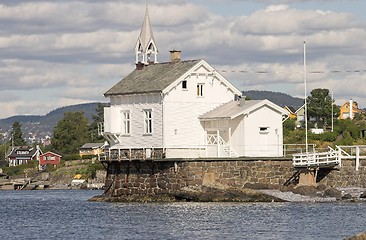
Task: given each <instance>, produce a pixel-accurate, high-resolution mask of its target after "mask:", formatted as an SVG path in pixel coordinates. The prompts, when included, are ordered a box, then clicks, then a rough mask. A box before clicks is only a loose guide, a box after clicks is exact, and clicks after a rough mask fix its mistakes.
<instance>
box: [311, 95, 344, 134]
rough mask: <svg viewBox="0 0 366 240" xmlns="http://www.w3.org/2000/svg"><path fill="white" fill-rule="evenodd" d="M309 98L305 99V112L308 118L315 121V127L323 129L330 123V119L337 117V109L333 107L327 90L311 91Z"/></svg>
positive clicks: (332, 101)
mask: <svg viewBox="0 0 366 240" xmlns="http://www.w3.org/2000/svg"><path fill="white" fill-rule="evenodd" d="M310 94H311V96H309V97H308V98H307V112H308V118H309V117H310V118H315V119H316V125H317V126H316V127H323V126H324V125H329V124H330V123H331V119H332V117H335V116H338V115H339V108H338V107H335V106H333V116H332V104H333V103H334V100H332V97H331V96H330V95H329V90H328V89H321V88H317V89H313V90H312V91H311V92H310Z"/></svg>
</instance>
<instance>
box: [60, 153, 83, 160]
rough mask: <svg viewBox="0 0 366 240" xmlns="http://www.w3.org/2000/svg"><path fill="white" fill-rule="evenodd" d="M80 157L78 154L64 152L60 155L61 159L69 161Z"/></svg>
mask: <svg viewBox="0 0 366 240" xmlns="http://www.w3.org/2000/svg"><path fill="white" fill-rule="evenodd" d="M80 159H81V157H80V155H79V154H66V155H63V156H62V160H64V161H70V160H80Z"/></svg>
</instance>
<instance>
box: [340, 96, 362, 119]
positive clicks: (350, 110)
mask: <svg viewBox="0 0 366 240" xmlns="http://www.w3.org/2000/svg"><path fill="white" fill-rule="evenodd" d="M339 111H340V112H339V119H347V118H349V119H353V118H354V117H355V115H356V114H359V113H362V112H363V111H362V110H361V109H359V108H358V103H357V102H355V101H353V100H350V101H348V102H346V103H344V104H343V105H342V106H341V108H340V109H339Z"/></svg>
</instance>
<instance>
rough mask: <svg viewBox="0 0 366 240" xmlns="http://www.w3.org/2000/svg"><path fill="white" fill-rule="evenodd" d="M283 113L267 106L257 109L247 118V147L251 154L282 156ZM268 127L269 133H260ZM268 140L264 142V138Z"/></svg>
mask: <svg viewBox="0 0 366 240" xmlns="http://www.w3.org/2000/svg"><path fill="white" fill-rule="evenodd" d="M281 124H282V115H281V114H279V113H276V112H275V111H273V110H272V109H270V108H269V107H267V106H263V107H261V108H258V109H256V110H255V111H254V112H252V113H250V114H249V116H248V118H246V119H245V124H244V125H245V130H244V136H245V140H244V142H245V147H246V152H247V153H248V152H249V153H250V154H247V155H250V156H256V155H257V156H265V155H268V156H282V125H281ZM261 127H267V128H268V133H265V134H264V133H260V128H261ZM264 138H265V139H266V142H263V139H264Z"/></svg>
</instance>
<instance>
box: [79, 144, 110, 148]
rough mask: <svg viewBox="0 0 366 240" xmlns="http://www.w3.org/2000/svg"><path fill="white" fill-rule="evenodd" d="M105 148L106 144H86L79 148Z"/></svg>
mask: <svg viewBox="0 0 366 240" xmlns="http://www.w3.org/2000/svg"><path fill="white" fill-rule="evenodd" d="M103 146H104V143H85V144H84V145H83V146H81V147H79V149H90V148H101V147H103Z"/></svg>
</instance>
